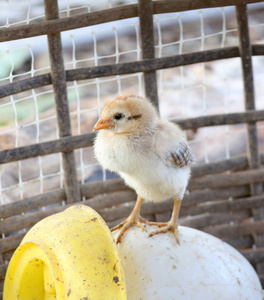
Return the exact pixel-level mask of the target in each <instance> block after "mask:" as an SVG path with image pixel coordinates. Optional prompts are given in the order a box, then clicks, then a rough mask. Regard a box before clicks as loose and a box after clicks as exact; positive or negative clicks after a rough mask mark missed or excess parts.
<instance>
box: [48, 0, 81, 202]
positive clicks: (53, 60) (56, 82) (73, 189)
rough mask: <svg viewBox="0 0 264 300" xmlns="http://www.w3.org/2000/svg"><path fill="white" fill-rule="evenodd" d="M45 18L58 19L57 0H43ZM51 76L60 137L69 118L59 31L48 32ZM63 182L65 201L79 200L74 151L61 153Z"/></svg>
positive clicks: (66, 130) (68, 127)
mask: <svg viewBox="0 0 264 300" xmlns="http://www.w3.org/2000/svg"><path fill="white" fill-rule="evenodd" d="M45 14H46V20H52V19H58V18H59V9H58V2H57V0H45ZM48 45H49V56H50V64H51V78H52V84H53V90H54V95H55V101H56V109H57V120H58V127H59V135H60V137H64V136H70V135H71V120H70V113H69V106H68V97H67V88H66V75H65V70H64V62H63V57H62V43H61V36H60V33H51V34H48ZM62 158H63V169H64V182H65V191H66V196H67V202H69V203H70V202H75V201H80V189H79V185H78V181H77V173H76V165H75V158H74V152H73V151H71V152H67V153H62Z"/></svg>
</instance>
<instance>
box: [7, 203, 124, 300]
mask: <svg viewBox="0 0 264 300" xmlns="http://www.w3.org/2000/svg"><path fill="white" fill-rule="evenodd" d="M3 299H4V300H11V299H12V300H13V299H19V300H33V299H37V300H51V299H58V300H64V299H69V300H70V299H72V300H77V299H78V300H86V299H95V300H105V299H118V300H123V299H127V297H126V286H125V278H124V272H123V268H122V265H121V262H120V258H119V255H118V251H117V248H116V244H115V242H114V239H113V236H112V234H111V232H110V230H109V228H108V227H107V225H106V224H105V222H104V220H103V219H102V218H101V217H100V215H98V214H97V213H96V212H95V211H94V210H93V209H91V208H89V207H87V206H84V205H78V206H77V205H76V206H72V207H70V208H68V209H66V210H65V211H64V212H62V213H58V214H55V215H52V216H50V217H48V218H46V219H44V220H42V221H40V222H39V223H37V224H36V225H35V226H34V227H32V228H31V230H30V231H29V232H28V233H27V234H26V236H25V238H24V239H23V240H22V242H21V244H20V246H19V247H18V248H17V250H16V251H15V253H14V255H13V257H12V259H11V261H10V263H9V267H8V270H7V274H6V278H5V284H4V298H3Z"/></svg>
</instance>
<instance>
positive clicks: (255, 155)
mask: <svg viewBox="0 0 264 300" xmlns="http://www.w3.org/2000/svg"><path fill="white" fill-rule="evenodd" d="M236 18H237V23H238V32H239V49H240V56H241V63H242V71H243V80H244V98H245V109H246V110H255V93H254V81H253V67H252V46H251V43H250V37H249V27H248V15H247V6H246V5H237V6H236ZM247 135H248V161H249V166H250V168H251V169H257V168H259V167H260V154H259V146H258V134H257V124H256V122H251V123H248V124H247ZM261 192H262V184H254V185H252V186H251V193H252V194H253V195H255V194H259V193H261ZM253 216H254V219H255V220H258V219H263V217H264V210H263V209H256V210H253ZM254 240H255V243H256V245H257V246H263V245H264V235H255V236H254Z"/></svg>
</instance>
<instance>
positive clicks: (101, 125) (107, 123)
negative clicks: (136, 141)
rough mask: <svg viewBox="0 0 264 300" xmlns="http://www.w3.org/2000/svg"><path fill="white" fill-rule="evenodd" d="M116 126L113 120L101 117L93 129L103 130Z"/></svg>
mask: <svg viewBox="0 0 264 300" xmlns="http://www.w3.org/2000/svg"><path fill="white" fill-rule="evenodd" d="M113 127H115V124H114V123H113V121H112V120H110V119H107V120H104V119H102V118H100V119H99V120H98V121H97V123H96V124H95V125H94V128H93V130H94V131H97V130H101V129H108V128H113Z"/></svg>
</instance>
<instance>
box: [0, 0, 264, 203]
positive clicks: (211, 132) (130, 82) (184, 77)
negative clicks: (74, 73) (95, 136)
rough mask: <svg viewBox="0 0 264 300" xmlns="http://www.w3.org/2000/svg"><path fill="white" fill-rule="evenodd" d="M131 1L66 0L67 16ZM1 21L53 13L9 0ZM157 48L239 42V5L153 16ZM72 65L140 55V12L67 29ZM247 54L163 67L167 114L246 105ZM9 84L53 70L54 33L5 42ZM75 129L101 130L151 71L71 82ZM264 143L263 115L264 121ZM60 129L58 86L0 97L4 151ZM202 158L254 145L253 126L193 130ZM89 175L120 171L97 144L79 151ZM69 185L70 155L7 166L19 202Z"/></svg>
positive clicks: (165, 51) (1, 58)
mask: <svg viewBox="0 0 264 300" xmlns="http://www.w3.org/2000/svg"><path fill="white" fill-rule="evenodd" d="M134 3H137V1H132V0H126V1H125V0H120V1H115V0H109V1H107V0H97V1H93V0H72V1H70V0H67V1H66V0H59V9H60V17H67V16H74V15H78V14H83V13H88V12H92V11H97V10H102V9H107V8H110V7H115V6H120V5H124V4H134ZM0 8H1V9H0V27H11V26H16V25H25V24H32V23H34V22H39V21H42V20H43V19H44V5H43V1H42V0H22V1H16V0H9V1H3V0H0ZM248 9H249V24H250V38H251V42H252V43H253V44H263V43H264V3H260V4H251V5H248ZM154 28H155V45H156V57H165V56H170V55H176V54H182V53H189V52H196V51H201V50H208V49H214V48H221V47H230V46H238V43H239V41H238V32H237V23H236V16H235V9H234V7H225V8H214V9H203V10H193V11H188V12H183V13H170V14H166V15H155V16H154ZM61 36H62V42H63V55H64V62H65V68H66V70H67V69H74V68H81V67H94V66H100V65H105V64H114V63H119V62H131V61H135V60H140V59H141V49H140V40H139V20H138V18H133V19H127V20H122V21H117V22H111V23H106V24H101V25H96V26H90V27H85V28H81V29H76V30H71V31H65V32H63V33H62V34H61ZM240 64H241V62H240V59H239V58H233V59H225V60H218V61H213V62H207V63H199V64H194V65H189V66H184V67H177V68H171V69H166V70H160V71H157V77H158V91H159V100H160V114H161V116H162V117H165V118H168V119H184V118H186V117H198V116H206V115H212V114H221V113H232V112H242V111H244V101H243V81H242V74H241V65H240ZM0 66H1V67H0V85H5V84H8V83H10V82H15V81H18V80H22V79H26V78H29V77H33V76H36V75H40V74H45V73H49V72H50V62H49V56H48V46H47V37H46V36H40V37H34V38H27V39H21V40H16V41H11V42H3V43H0ZM253 68H254V82H255V94H256V108H257V109H264V57H262V56H256V57H253ZM67 89H68V99H69V104H70V111H71V122H72V132H73V134H74V135H78V134H83V133H88V132H91V131H92V128H93V125H94V124H95V122H96V120H97V119H98V116H99V114H100V111H101V108H102V106H103V105H104V104H105V103H106V102H107V101H108V100H110V99H112V98H114V97H116V96H118V95H121V94H125V93H132V94H138V95H142V96H144V89H143V75H142V73H137V74H131V75H122V76H121V75H119V76H112V77H104V78H97V79H92V80H82V81H74V82H68V83H67ZM258 134H259V143H260V147H261V149H260V150H261V151H262V152H263V150H264V123H263V122H259V123H258ZM58 137H59V134H58V128H57V121H56V109H55V101H54V95H53V89H52V86H51V85H49V86H44V87H41V88H37V89H34V90H30V91H26V92H23V93H19V94H16V95H12V96H9V97H6V98H2V99H0V150H4V149H10V148H14V147H20V146H25V145H30V144H35V143H39V142H44V141H50V140H54V139H57V138H58ZM188 138H189V140H190V144H191V147H192V148H193V150H194V153H195V156H196V162H197V163H208V162H212V161H217V160H221V159H225V158H230V157H234V156H237V155H242V154H245V152H246V125H245V124H241V125H226V126H219V127H218V126H216V127H211V128H210V127H207V128H202V129H199V130H198V131H195V132H193V131H189V132H188ZM75 155H76V162H77V167H78V169H77V170H78V179H79V181H80V182H81V183H84V182H87V181H95V180H103V179H106V178H110V177H114V176H115V175H113V174H110V173H106V172H105V171H104V170H102V169H101V168H100V167H99V165H98V163H97V161H96V160H95V159H94V155H93V149H92V148H84V149H80V150H75ZM62 186H63V169H62V159H61V154H53V155H48V156H44V157H37V158H32V159H27V160H24V161H19V162H14V163H8V164H3V165H0V203H1V204H5V203H10V202H12V201H16V200H19V199H22V198H25V197H31V196H34V195H38V194H40V193H43V192H47V191H50V190H52V189H54V188H58V187H62Z"/></svg>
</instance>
